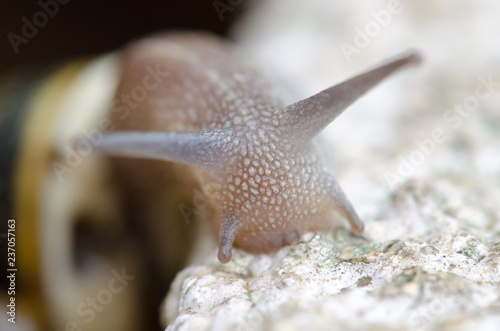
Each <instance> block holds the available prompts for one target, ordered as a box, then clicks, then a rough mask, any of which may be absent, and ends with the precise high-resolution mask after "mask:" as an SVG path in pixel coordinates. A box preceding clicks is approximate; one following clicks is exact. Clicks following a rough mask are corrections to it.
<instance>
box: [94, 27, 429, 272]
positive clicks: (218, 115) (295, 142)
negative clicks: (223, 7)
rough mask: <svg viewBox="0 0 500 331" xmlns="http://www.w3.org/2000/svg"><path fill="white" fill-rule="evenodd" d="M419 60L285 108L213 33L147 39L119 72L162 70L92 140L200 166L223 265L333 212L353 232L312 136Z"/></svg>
mask: <svg viewBox="0 0 500 331" xmlns="http://www.w3.org/2000/svg"><path fill="white" fill-rule="evenodd" d="M419 61H420V58H419V56H418V55H417V54H415V53H409V54H408V55H404V56H401V57H399V58H397V59H395V60H393V61H391V62H389V63H387V64H384V65H382V66H380V67H377V68H375V69H373V70H371V71H368V72H366V73H363V74H361V75H359V76H356V77H354V78H352V79H350V80H347V81H345V82H343V83H341V84H338V85H335V86H333V87H330V88H328V89H326V90H324V91H322V92H320V93H318V94H316V95H314V96H311V97H309V98H307V99H305V100H302V101H299V102H297V103H294V104H291V105H288V106H285V105H284V104H283V101H281V100H282V98H280V97H279V95H278V94H277V93H276V92H275V90H274V89H273V88H272V86H271V85H270V83H269V82H267V81H266V80H265V79H264V78H263V77H262V76H261V75H260V74H259V73H258V71H257V70H255V69H253V68H252V67H251V66H250V65H248V64H247V63H245V61H243V60H242V59H241V56H240V54H238V53H237V52H236V51H235V50H233V49H232V47H231V46H230V45H228V44H227V43H225V42H223V41H221V40H220V39H218V38H216V37H214V36H210V35H205V34H194V33H176V34H168V35H166V36H165V35H164V36H156V37H152V38H149V39H145V40H143V41H140V42H138V43H136V44H134V45H132V46H131V47H129V48H128V50H126V51H125V54H124V58H123V63H124V64H123V74H122V75H123V78H122V79H123V80H124V81H125V82H128V83H127V84H128V85H129V86H133V82H134V80H137V79H138V77H143V76H144V74H145V73H146V72H145V69H144V68H145V67H147V66H149V67H150V68H151V67H155V66H158V65H159V66H160V67H161V70H163V71H164V72H168V76H167V75H166V77H165V78H164V80H163V81H162V82H161V85H160V87H159V88H156V89H155V90H153V91H151V92H150V93H149V94H148V96H147V98H148V99H147V100H146V102H143V103H142V104H143V106H140V107H139V108H137V109H135V110H134V111H132V112H131V114H130V117H131V118H130V119H127V120H128V121H129V123H130V124H129V125H128V127H127V128H126V129H125V130H122V131H120V132H112V133H107V134H106V135H105V136H104V139H103V141H102V143H101V144H100V145H99V146H98V148H99V150H100V151H102V152H104V153H108V154H110V155H114V156H122V157H132V158H146V159H155V160H164V161H172V162H179V163H183V164H186V165H189V166H194V167H197V168H200V169H202V170H204V171H205V172H206V174H207V176H204V177H202V179H201V181H202V182H200V183H199V185H201V186H203V185H205V184H207V183H209V182H212V181H214V182H215V183H217V187H218V192H217V193H218V194H217V195H216V196H217V198H216V199H213V200H212V201H211V203H212V204H216V205H217V208H218V210H220V217H221V219H220V221H219V223H218V225H219V254H218V258H219V260H220V262H222V263H227V262H228V261H230V259H231V249H232V247H233V246H235V247H239V248H241V249H243V250H245V251H248V252H252V253H264V252H271V251H273V250H276V249H278V248H280V247H282V246H283V245H286V244H289V243H291V242H293V241H296V240H297V239H298V238H299V237H300V236H301V235H302V234H303V233H305V232H306V231H309V230H321V229H328V228H330V227H331V221H330V213H331V211H332V210H335V211H337V212H338V213H339V214H341V215H342V216H343V217H344V218H345V219H346V220H347V221H348V222H349V224H350V226H351V230H352V232H354V233H356V234H360V233H361V232H362V231H363V227H364V225H363V223H362V221H361V220H360V219H359V217H358V215H357V214H356V212H355V211H354V209H353V207H352V206H351V204H350V203H349V201H348V200H347V198H346V197H345V195H344V193H343V192H342V190H341V189H340V187H339V186H338V185H337V183H336V181H335V180H334V178H333V176H332V175H331V171H330V169H329V165H328V164H327V163H326V162H325V161H324V158H323V155H322V151H320V150H319V148H318V147H317V141H316V138H315V137H316V136H317V135H318V133H320V132H321V131H322V130H323V129H324V128H325V127H326V126H327V125H328V124H329V123H331V122H332V121H333V120H334V119H335V118H336V117H337V116H338V115H339V114H340V113H342V111H344V110H345V109H346V108H347V107H348V106H349V105H350V104H352V103H353V102H354V101H355V100H356V99H358V98H359V97H360V96H362V95H363V94H364V93H365V92H367V91H368V90H370V89H371V88H372V87H373V86H375V85H376V84H377V83H379V82H380V81H381V80H383V79H384V78H386V77H387V76H389V75H390V74H392V73H393V72H395V71H396V70H398V69H400V68H401V67H403V66H406V65H408V64H416V63H418V62H419ZM134 121H135V122H134ZM145 123H146V124H145ZM134 126H135V127H134Z"/></svg>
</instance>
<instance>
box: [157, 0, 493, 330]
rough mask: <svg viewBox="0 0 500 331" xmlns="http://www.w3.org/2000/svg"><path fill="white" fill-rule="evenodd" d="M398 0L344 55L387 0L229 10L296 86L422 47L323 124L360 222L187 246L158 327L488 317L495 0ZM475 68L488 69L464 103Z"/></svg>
mask: <svg viewBox="0 0 500 331" xmlns="http://www.w3.org/2000/svg"><path fill="white" fill-rule="evenodd" d="M401 3H402V5H403V7H404V10H403V11H402V12H401V13H400V14H398V15H393V16H392V19H391V22H390V23H389V24H388V25H387V26H386V27H383V28H382V29H381V31H380V33H379V34H377V35H376V36H375V37H373V38H371V41H370V43H369V45H368V46H366V47H364V48H362V49H360V52H359V54H355V55H353V56H352V58H351V61H349V62H348V61H347V59H346V58H345V56H343V54H342V53H341V51H340V48H339V44H340V43H341V42H347V43H351V44H352V43H353V38H354V36H355V34H356V30H355V29H356V27H360V28H364V26H365V24H367V22H370V21H373V16H371V14H370V13H371V12H372V11H377V12H378V11H380V10H386V9H387V8H388V2H386V1H382V0H380V1H365V0H362V1H359V2H356V3H355V4H347V3H334V2H332V1H327V0H321V1H320V0H315V1H310V2H304V1H298V0H291V1H287V3H286V5H285V4H284V3H283V1H277V0H276V1H266V2H262V5H260V6H257V7H256V9H255V11H254V12H253V13H254V14H252V13H251V14H250V15H249V16H248V18H247V20H246V21H243V23H242V25H241V26H240V27H239V32H238V38H239V40H240V41H241V43H242V45H243V46H245V47H247V50H248V52H249V54H250V56H254V57H256V58H258V59H260V60H261V61H262V63H263V65H264V66H266V65H267V66H268V67H269V68H272V69H273V70H274V71H275V72H276V73H277V76H280V75H281V76H282V77H285V79H284V80H285V81H293V82H296V83H297V84H295V85H298V88H300V89H298V93H297V99H301V98H303V97H305V96H307V95H309V94H311V93H314V92H317V91H318V90H320V89H321V88H325V87H327V86H328V85H331V84H332V82H338V81H341V80H343V79H345V78H347V77H348V76H350V75H353V74H355V73H357V72H360V71H362V70H364V69H366V68H367V67H369V66H371V65H373V64H375V63H377V62H378V61H379V60H381V59H384V58H385V57H387V56H390V55H393V54H396V53H398V52H401V51H404V50H405V49H407V48H417V49H419V50H420V51H421V52H422V53H423V54H424V57H425V59H426V62H425V64H424V66H422V67H421V68H418V69H412V70H411V71H410V70H409V71H407V72H405V73H402V74H400V75H399V76H398V77H395V78H393V79H392V80H391V81H389V82H387V83H385V84H383V86H380V87H379V88H378V89H376V90H375V91H373V92H372V93H370V94H369V95H368V96H367V97H366V98H364V99H363V100H361V101H360V102H358V103H357V104H356V105H354V106H353V107H351V109H350V110H348V111H347V112H346V113H345V114H343V115H342V116H341V117H340V118H338V119H337V120H336V121H335V122H334V123H333V124H332V125H331V126H330V127H329V128H328V129H327V130H326V132H325V133H326V137H327V138H328V139H329V140H330V142H331V145H332V147H331V148H332V149H334V151H335V156H336V159H335V160H334V162H335V168H336V169H337V171H338V177H337V178H338V179H339V183H340V185H341V186H342V187H343V188H344V189H345V191H346V193H347V195H348V196H349V198H350V199H351V201H352V203H353V205H354V206H355V207H356V209H357V211H358V213H359V214H360V216H361V218H362V219H364V221H365V222H366V230H365V233H364V234H363V236H357V237H356V236H352V235H351V234H350V233H349V232H348V230H347V227H341V228H338V229H337V230H335V231H334V232H333V233H332V232H330V233H318V234H314V233H309V234H307V235H306V236H304V237H303V238H302V241H301V242H299V243H297V244H295V245H293V246H289V247H284V248H283V249H281V250H280V251H278V252H277V253H275V254H270V255H249V254H245V253H243V252H241V251H238V250H236V251H235V252H234V259H233V260H232V261H231V262H230V263H229V264H227V265H221V264H219V263H218V262H217V261H216V249H215V248H213V249H212V248H210V249H208V248H206V249H199V250H198V251H199V252H200V253H199V256H195V257H193V261H196V264H193V265H191V266H189V267H187V268H186V269H185V270H183V271H182V272H181V273H179V274H178V276H177V278H176V280H175V281H174V283H173V284H172V287H171V290H170V292H169V294H168V296H167V298H166V300H165V304H164V306H163V307H162V315H163V323H164V325H165V326H166V325H168V324H169V327H168V330H304V329H307V330H387V329H389V330H392V329H394V330H406V329H408V330H497V329H498V326H499V325H500V207H499V205H498V201H500V188H499V187H500V153H499V150H500V113H499V112H498V109H499V107H500V48H498V42H497V38H498V37H497V35H498V31H500V21H498V20H497V18H496V15H497V13H498V12H499V10H500V4H497V3H492V2H489V1H485V0H480V1H477V2H474V4H473V5H472V4H471V3H470V2H468V1H465V0H458V1H454V2H453V3H449V4H444V3H439V4H438V3H435V4H428V3H419V2H415V1H413V2H410V1H401ZM277 12H279V13H281V14H283V15H285V16H284V18H278V16H277V14H276V13H277ZM305 13H307V15H306V14H305ZM315 13H316V14H315ZM313 18H314V19H313ZM252 52H253V53H252ZM280 54H281V55H282V54H287V58H286V59H284V58H283V56H280ZM292 77H293V79H292ZM478 77H483V78H484V79H486V80H488V79H489V80H491V81H492V82H493V83H491V84H490V87H491V94H490V95H489V96H488V97H486V98H483V99H481V100H478V102H477V104H476V103H474V102H472V101H471V100H473V99H474V97H475V96H477V93H476V89H477V87H478V86H480V84H481V79H480V78H478ZM484 91H485V90H484V89H483V92H484ZM467 100H468V101H467ZM467 102H471V103H470V104H469V106H467ZM457 107H463V109H465V111H463V110H462V111H461V112H460V111H457V110H455V109H458V108H457ZM452 116H454V117H452ZM436 130H438V131H442V133H443V134H442V135H443V137H444V138H442V139H433V133H434V132H435V131H436ZM207 252H209V253H210V254H208V257H203V254H204V255H207Z"/></svg>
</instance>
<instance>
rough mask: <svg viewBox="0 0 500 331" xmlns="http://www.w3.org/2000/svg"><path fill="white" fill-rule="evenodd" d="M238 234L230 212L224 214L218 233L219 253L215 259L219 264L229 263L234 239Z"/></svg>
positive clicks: (236, 225) (233, 216)
mask: <svg viewBox="0 0 500 331" xmlns="http://www.w3.org/2000/svg"><path fill="white" fill-rule="evenodd" d="M237 232H238V222H237V219H236V217H235V215H234V213H232V212H229V211H227V212H225V213H224V214H223V216H222V222H221V225H220V231H219V253H218V254H217V257H218V259H219V261H220V263H228V262H229V261H231V257H232V248H233V242H234V238H235V237H236V233H237Z"/></svg>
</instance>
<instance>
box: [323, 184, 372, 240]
mask: <svg viewBox="0 0 500 331" xmlns="http://www.w3.org/2000/svg"><path fill="white" fill-rule="evenodd" d="M329 194H330V201H331V202H332V203H333V206H334V208H335V210H336V211H337V212H338V213H339V214H340V215H342V216H343V217H344V218H345V219H346V220H347V221H348V222H349V225H350V226H351V231H352V232H353V233H354V234H361V233H363V230H364V228H365V225H364V223H363V221H361V219H360V218H359V216H358V214H357V213H356V211H355V210H354V208H353V207H352V205H351V203H350V202H349V200H348V199H347V197H346V196H345V194H344V192H343V191H342V189H341V188H340V186H339V185H338V184H337V183H336V182H335V181H333V182H332V183H331V185H330V188H329Z"/></svg>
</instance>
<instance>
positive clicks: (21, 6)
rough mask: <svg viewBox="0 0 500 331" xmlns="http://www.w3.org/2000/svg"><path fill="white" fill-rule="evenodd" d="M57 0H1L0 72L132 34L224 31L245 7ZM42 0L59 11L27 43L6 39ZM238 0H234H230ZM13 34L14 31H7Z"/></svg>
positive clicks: (95, 49) (101, 47) (169, 0)
mask: <svg viewBox="0 0 500 331" xmlns="http://www.w3.org/2000/svg"><path fill="white" fill-rule="evenodd" d="M59 1H60V2H58V1H57V0H41V1H36V0H16V1H14V0H8V1H3V3H2V6H1V7H2V18H1V20H0V35H1V44H0V73H3V72H5V71H9V70H11V69H17V68H19V67H22V66H25V65H26V64H37V63H47V62H53V61H57V60H60V59H65V58H68V57H73V56H79V55H92V54H99V53H102V52H106V51H111V50H115V49H117V48H119V47H120V46H121V45H123V44H124V43H126V42H128V41H130V40H133V39H135V38H139V37H141V36H144V35H147V34H149V33H152V32H157V31H161V30H166V29H202V30H210V31H213V32H215V33H217V34H222V35H224V34H226V32H227V30H228V27H229V26H230V25H231V24H232V22H234V21H235V20H236V19H237V17H238V16H239V15H240V14H241V12H242V10H243V7H244V6H243V5H238V6H230V5H229V2H228V1H227V0H222V1H219V2H214V1H212V0H182V1H181V0H177V1H173V0H164V1H160V0H155V1H132V0H107V1H97V0H85V1H84V0H59ZM40 2H41V3H46V4H47V6H48V4H49V3H53V2H55V3H57V4H58V6H59V11H58V12H57V14H55V15H54V16H53V17H50V16H48V20H47V23H46V24H44V25H43V26H41V27H37V29H38V32H36V35H34V36H33V37H32V38H26V39H27V43H24V42H25V41H26V40H23V41H22V42H19V44H18V52H17V53H16V52H15V51H14V48H13V47H12V44H11V41H10V40H9V37H8V36H9V33H11V32H12V33H14V34H16V35H17V36H19V37H21V38H24V36H23V34H22V28H23V25H24V24H25V23H24V22H23V17H26V19H27V20H28V21H29V22H31V23H33V20H34V17H33V15H36V13H37V12H39V11H41V10H43V8H42V6H41V5H40ZM65 2H66V3H65ZM236 2H238V1H234V0H233V1H232V3H236ZM240 2H241V1H240ZM62 3H65V4H62ZM214 3H215V4H217V5H218V6H219V8H220V5H221V3H222V4H228V6H230V7H225V8H226V9H227V10H224V9H219V13H218V11H217V10H216V9H215V7H214ZM229 8H231V9H232V10H231V9H229ZM221 13H222V15H220V14H221ZM36 16H37V17H36V19H38V20H39V22H40V23H43V22H44V17H43V14H41V15H36ZM221 16H222V19H221ZM40 25H42V24H40ZM11 38H16V37H13V35H12V34H11ZM18 40H20V39H18Z"/></svg>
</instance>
